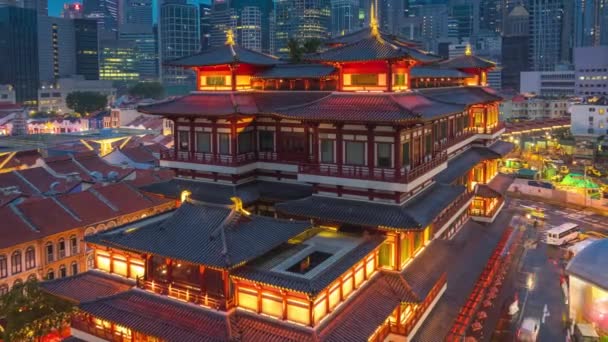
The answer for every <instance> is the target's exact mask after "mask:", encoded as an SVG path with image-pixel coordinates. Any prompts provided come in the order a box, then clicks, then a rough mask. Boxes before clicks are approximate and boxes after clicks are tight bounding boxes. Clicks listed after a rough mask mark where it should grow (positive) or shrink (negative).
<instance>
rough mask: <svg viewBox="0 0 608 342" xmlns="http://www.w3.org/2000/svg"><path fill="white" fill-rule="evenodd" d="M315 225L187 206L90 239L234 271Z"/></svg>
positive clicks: (219, 208)
mask: <svg viewBox="0 0 608 342" xmlns="http://www.w3.org/2000/svg"><path fill="white" fill-rule="evenodd" d="M310 227H311V223H309V222H302V221H291V220H279V219H274V218H271V217H266V216H258V215H247V213H246V212H244V211H242V210H239V209H238V208H237V206H236V205H235V206H232V207H225V206H213V205H203V204H196V203H192V202H186V203H184V204H182V205H181V206H180V207H179V208H178V209H177V210H176V211H175V212H174V213H173V215H170V216H168V217H167V218H165V219H163V220H158V221H154V222H151V223H149V224H147V225H139V226H137V227H135V229H132V228H133V227H132V226H129V225H127V226H124V229H118V230H114V231H111V232H105V233H100V234H97V235H94V236H90V237H88V238H87V241H89V242H92V243H95V244H98V245H102V246H108V247H115V248H119V249H126V250H132V251H137V252H141V253H143V252H146V253H152V254H155V255H159V256H164V257H168V258H173V259H177V260H182V261H186V262H191V263H195V264H201V265H206V266H209V267H213V268H218V269H230V268H232V267H235V266H238V265H240V264H242V263H244V262H247V261H250V260H252V259H255V258H257V257H259V256H261V255H263V254H265V253H267V252H269V251H270V250H272V249H274V248H275V247H277V246H279V245H280V244H282V243H284V242H287V241H288V240H289V239H291V238H293V237H295V236H296V235H299V234H300V233H302V232H304V231H306V230H307V229H309V228H310Z"/></svg>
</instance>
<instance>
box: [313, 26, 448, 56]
mask: <svg viewBox="0 0 608 342" xmlns="http://www.w3.org/2000/svg"><path fill="white" fill-rule="evenodd" d="M370 32H371V31H370ZM344 41H345V43H344V45H342V46H338V47H335V48H330V49H329V50H326V51H323V52H318V53H314V54H309V55H306V56H305V59H307V60H309V61H324V62H364V61H374V60H399V59H413V60H415V61H418V62H421V63H432V62H437V61H439V60H441V57H440V56H436V55H433V54H430V53H427V52H423V51H420V50H418V49H416V48H413V47H411V46H408V45H406V44H405V43H404V42H403V41H401V40H396V39H391V36H390V35H386V34H379V35H377V36H375V35H371V34H370V35H368V36H362V37H361V38H360V39H357V40H354V39H353V40H352V42H348V43H346V40H344Z"/></svg>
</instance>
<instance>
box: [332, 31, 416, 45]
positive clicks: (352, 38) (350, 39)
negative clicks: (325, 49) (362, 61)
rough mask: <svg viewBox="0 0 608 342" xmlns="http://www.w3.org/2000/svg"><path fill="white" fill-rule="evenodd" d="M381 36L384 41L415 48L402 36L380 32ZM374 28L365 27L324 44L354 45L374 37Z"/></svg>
mask: <svg viewBox="0 0 608 342" xmlns="http://www.w3.org/2000/svg"><path fill="white" fill-rule="evenodd" d="M379 34H380V36H381V37H382V39H384V40H388V41H391V42H393V43H397V44H400V45H403V46H412V47H413V46H414V43H413V42H411V41H409V40H407V39H406V38H403V37H400V36H396V35H394V34H391V33H387V32H383V31H380V32H379ZM372 36H373V35H372V28H371V27H365V28H362V29H360V30H357V31H354V32H350V33H347V34H345V35H342V36H337V37H334V38H331V39H328V40H326V41H325V42H324V44H325V45H330V46H331V45H334V46H335V45H345V44H352V43H356V42H358V41H360V40H361V39H364V38H369V37H372Z"/></svg>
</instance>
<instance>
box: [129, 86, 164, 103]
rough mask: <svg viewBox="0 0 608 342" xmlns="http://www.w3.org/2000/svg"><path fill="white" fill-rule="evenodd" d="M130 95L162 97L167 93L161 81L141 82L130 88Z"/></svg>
mask: <svg viewBox="0 0 608 342" xmlns="http://www.w3.org/2000/svg"><path fill="white" fill-rule="evenodd" d="M129 95H131V96H137V97H143V98H152V99H161V98H163V96H164V95H165V89H164V88H163V85H162V84H160V83H159V82H139V83H137V84H136V85H134V86H133V87H131V88H129Z"/></svg>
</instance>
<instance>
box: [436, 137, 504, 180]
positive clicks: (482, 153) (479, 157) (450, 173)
mask: <svg viewBox="0 0 608 342" xmlns="http://www.w3.org/2000/svg"><path fill="white" fill-rule="evenodd" d="M498 158H500V155H499V154H497V153H496V152H494V151H492V150H491V149H489V148H487V147H483V146H474V147H471V148H469V149H468V150H466V151H464V152H462V153H461V154H459V155H458V156H456V157H455V158H452V159H450V160H449V161H448V167H447V168H446V169H445V170H443V171H441V172H440V173H439V174H438V175H437V176H436V177H435V180H436V181H437V182H439V183H443V184H451V183H453V182H454V181H455V180H456V179H458V177H461V176H464V175H465V174H466V173H467V172H468V171H469V170H471V169H472V168H473V167H475V165H477V164H479V163H480V162H481V161H484V160H490V159H498Z"/></svg>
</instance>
